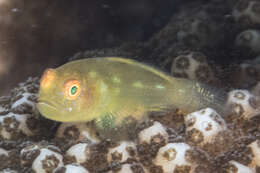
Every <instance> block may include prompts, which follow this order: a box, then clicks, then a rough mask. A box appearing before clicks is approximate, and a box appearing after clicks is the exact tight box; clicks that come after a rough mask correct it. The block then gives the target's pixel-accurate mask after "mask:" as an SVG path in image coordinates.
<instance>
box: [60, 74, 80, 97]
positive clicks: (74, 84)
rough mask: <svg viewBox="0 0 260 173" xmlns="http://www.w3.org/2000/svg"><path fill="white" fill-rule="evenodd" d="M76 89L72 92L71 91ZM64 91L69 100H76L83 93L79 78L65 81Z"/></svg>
mask: <svg viewBox="0 0 260 173" xmlns="http://www.w3.org/2000/svg"><path fill="white" fill-rule="evenodd" d="M72 89H73V91H74V93H72V92H71V91H72ZM64 93H65V95H66V97H67V99H68V100H75V99H76V98H77V97H78V96H79V95H80V93H81V85H80V82H79V81H78V80H75V79H72V80H69V81H67V82H66V83H65V86H64Z"/></svg>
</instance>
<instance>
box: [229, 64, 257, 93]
mask: <svg viewBox="0 0 260 173" xmlns="http://www.w3.org/2000/svg"><path fill="white" fill-rule="evenodd" d="M259 67H260V64H259V63H257V62H255V61H251V62H242V63H241V64H239V65H238V66H237V67H235V68H234V70H232V72H231V74H230V84H231V85H232V86H233V87H236V88H250V87H252V86H254V85H256V83H257V81H258V80H260V70H259Z"/></svg>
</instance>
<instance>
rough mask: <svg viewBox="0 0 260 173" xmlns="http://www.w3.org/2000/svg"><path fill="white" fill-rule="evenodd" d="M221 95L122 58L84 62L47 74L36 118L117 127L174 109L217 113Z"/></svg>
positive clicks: (70, 64) (77, 61)
mask: <svg viewBox="0 0 260 173" xmlns="http://www.w3.org/2000/svg"><path fill="white" fill-rule="evenodd" d="M224 101H225V100H224V97H223V94H222V92H219V91H218V90H216V89H212V88H210V87H208V86H207V85H204V84H201V83H198V82H196V81H191V80H188V79H181V78H174V77H172V76H169V75H167V74H165V73H163V72H161V71H159V70H157V69H155V68H153V67H150V66H148V65H145V64H142V63H139V62H137V61H134V60H130V59H126V58H114V57H111V58H89V59H82V60H76V61H72V62H69V63H67V64H64V65H62V66H60V67H58V68H56V69H47V70H46V71H45V73H44V75H43V77H42V79H41V86H40V93H39V102H38V104H37V107H38V109H39V111H40V112H41V114H42V115H43V116H45V117H47V118H49V119H52V120H56V121H61V122H85V121H92V120H97V121H101V122H103V123H102V125H104V126H105V125H106V124H107V126H116V125H117V124H120V123H121V122H122V120H123V119H124V118H126V117H129V116H130V117H133V118H135V119H137V120H139V119H142V118H143V117H144V116H145V115H146V114H147V113H148V112H151V111H164V110H167V109H171V108H179V109H181V110H182V111H184V112H186V113H189V112H192V111H196V110H199V109H201V108H205V107H211V108H215V109H217V110H219V109H221V107H222V106H223V105H224Z"/></svg>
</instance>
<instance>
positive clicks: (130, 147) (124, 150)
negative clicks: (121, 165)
mask: <svg viewBox="0 0 260 173" xmlns="http://www.w3.org/2000/svg"><path fill="white" fill-rule="evenodd" d="M136 154H137V151H136V146H135V143H133V142H130V141H121V142H120V143H119V144H118V145H117V146H115V147H112V148H109V149H108V153H107V160H108V162H109V163H111V162H126V161H128V160H135V157H136Z"/></svg>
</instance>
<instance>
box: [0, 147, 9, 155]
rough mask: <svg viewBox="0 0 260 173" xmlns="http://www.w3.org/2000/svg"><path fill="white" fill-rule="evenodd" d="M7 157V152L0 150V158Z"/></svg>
mask: <svg viewBox="0 0 260 173" xmlns="http://www.w3.org/2000/svg"><path fill="white" fill-rule="evenodd" d="M2 156H9V152H8V151H7V150H5V149H3V148H0V157H2Z"/></svg>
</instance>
